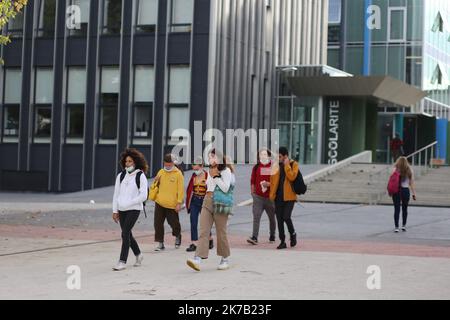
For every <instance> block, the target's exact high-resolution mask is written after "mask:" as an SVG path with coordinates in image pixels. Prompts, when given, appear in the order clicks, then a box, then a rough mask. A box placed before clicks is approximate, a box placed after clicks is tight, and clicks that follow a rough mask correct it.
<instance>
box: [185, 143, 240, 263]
mask: <svg viewBox="0 0 450 320" xmlns="http://www.w3.org/2000/svg"><path fill="white" fill-rule="evenodd" d="M209 164H210V170H209V175H208V178H207V180H206V185H207V191H206V196H205V199H204V201H203V207H202V211H201V214H200V239H199V241H198V246H197V250H196V252H195V256H194V258H193V259H188V260H187V262H186V263H187V265H188V266H189V267H191V268H192V269H194V270H196V271H200V264H201V261H202V259H207V258H208V254H209V250H208V242H209V241H208V240H209V236H210V233H211V228H212V226H213V224H215V225H216V233H217V255H218V256H220V257H222V258H221V260H220V264H219V267H218V269H219V270H226V269H228V268H229V258H230V244H229V243H228V236H227V223H228V218H229V215H230V214H232V208H233V192H234V186H235V184H236V178H235V175H234V168H233V167H232V165H231V164H228V165H227V160H226V157H224V156H222V155H221V154H220V153H219V152H216V150H215V149H213V150H211V152H210V153H209Z"/></svg>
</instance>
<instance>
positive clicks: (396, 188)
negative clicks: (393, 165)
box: [387, 170, 401, 197]
mask: <svg viewBox="0 0 450 320" xmlns="http://www.w3.org/2000/svg"><path fill="white" fill-rule="evenodd" d="M400 183H401V176H400V172H399V171H398V170H395V171H394V172H393V173H392V174H391V176H390V177H389V182H388V186H387V190H388V194H389V196H390V197H392V196H393V195H394V194H398V193H400Z"/></svg>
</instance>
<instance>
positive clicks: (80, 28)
mask: <svg viewBox="0 0 450 320" xmlns="http://www.w3.org/2000/svg"><path fill="white" fill-rule="evenodd" d="M70 4H71V5H73V6H78V8H79V13H80V17H79V18H80V19H79V21H75V23H74V24H75V27H74V28H71V29H70V30H69V34H70V35H71V36H85V35H87V31H88V23H89V12H90V1H89V0H71V1H70Z"/></svg>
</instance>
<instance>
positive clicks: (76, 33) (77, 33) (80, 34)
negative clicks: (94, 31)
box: [66, 0, 91, 38]
mask: <svg viewBox="0 0 450 320" xmlns="http://www.w3.org/2000/svg"><path fill="white" fill-rule="evenodd" d="M74 1H75V0H69V6H72V5H74ZM88 2H89V13H88V22H81V23H80V27H81V28H80V29H68V28H67V26H66V29H67V36H68V37H70V38H86V37H87V35H88V34H89V22H90V20H91V19H90V12H91V1H88ZM66 9H67V8H66ZM83 25H86V28H85V29H84V28H83ZM84 32H85V33H84Z"/></svg>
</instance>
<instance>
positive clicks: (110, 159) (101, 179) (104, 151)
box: [94, 145, 117, 188]
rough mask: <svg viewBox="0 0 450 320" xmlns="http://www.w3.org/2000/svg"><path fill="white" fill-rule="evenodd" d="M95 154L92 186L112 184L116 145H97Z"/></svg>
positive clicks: (114, 175)
mask: <svg viewBox="0 0 450 320" xmlns="http://www.w3.org/2000/svg"><path fill="white" fill-rule="evenodd" d="M95 156H96V157H95V171H94V179H95V182H94V188H101V187H106V186H111V185H113V184H114V182H115V178H116V163H117V160H116V146H107V145H98V146H97V147H96V152H95Z"/></svg>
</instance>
